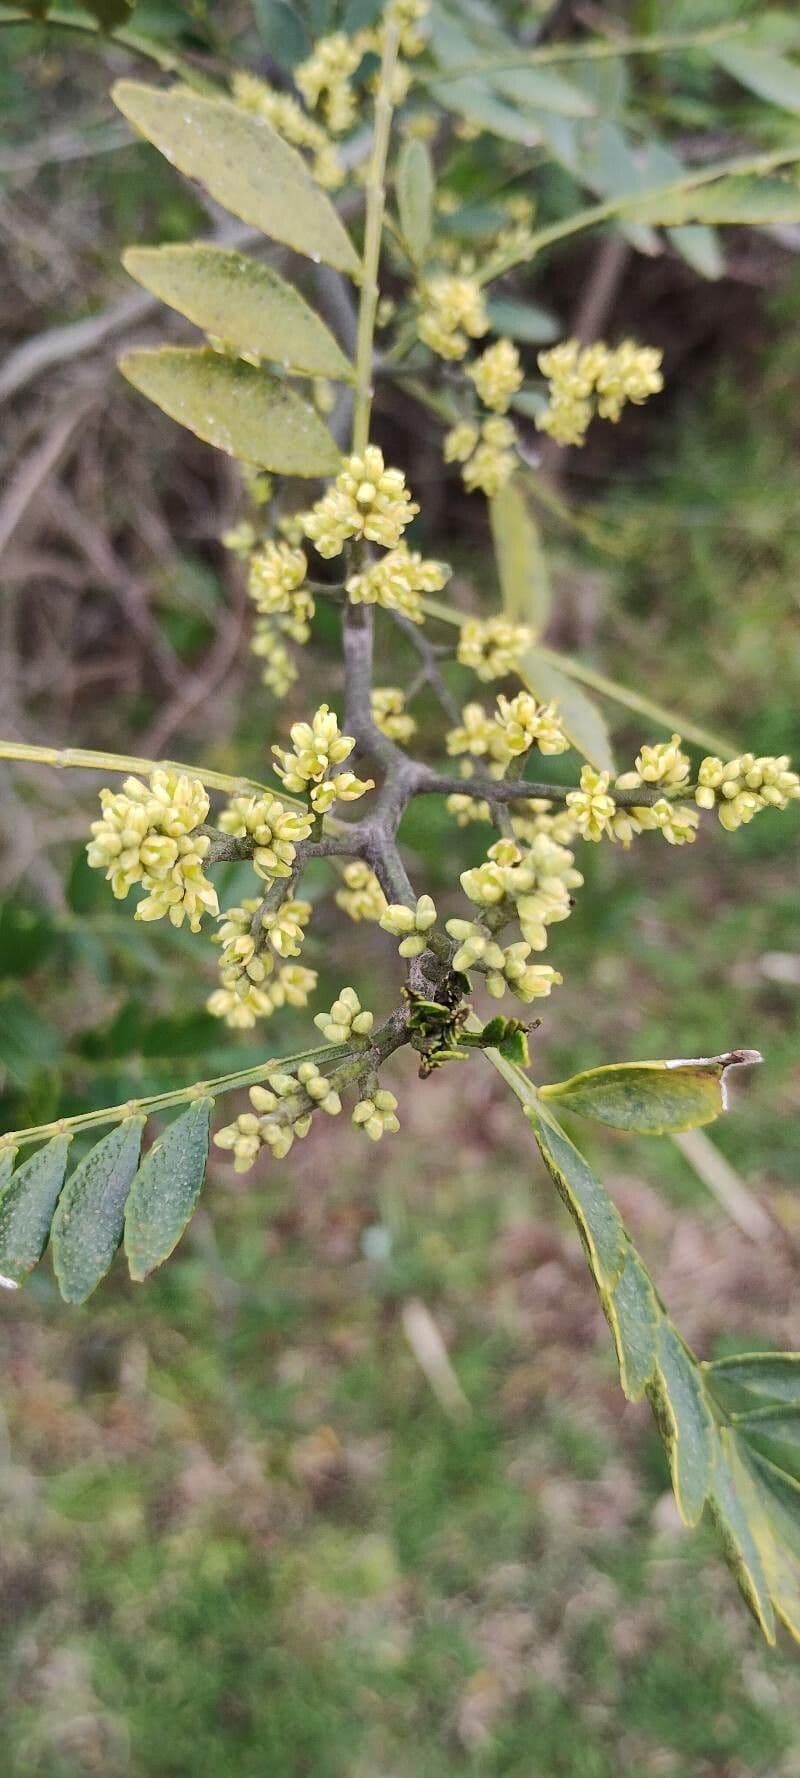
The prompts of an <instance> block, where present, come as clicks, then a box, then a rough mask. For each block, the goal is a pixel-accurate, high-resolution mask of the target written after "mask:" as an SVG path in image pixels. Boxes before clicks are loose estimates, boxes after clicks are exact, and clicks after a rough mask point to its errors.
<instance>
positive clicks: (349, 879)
mask: <svg viewBox="0 0 800 1778" xmlns="http://www.w3.org/2000/svg"><path fill="white" fill-rule="evenodd" d="M334 899H335V901H336V905H337V907H340V908H342V910H343V911H344V913H346V914H349V916H350V919H351V920H380V917H381V914H382V913H383V911H384V908H385V907H386V896H385V895H384V893H383V890H382V888H381V886H380V883H379V882H378V879H377V877H376V875H375V872H374V870H370V867H369V865H368V864H365V863H364V861H363V859H361V858H353V859H352V860H351V862H350V863H349V864H346V865H345V867H344V869H343V871H342V887H341V889H337V891H336V895H335V898H334Z"/></svg>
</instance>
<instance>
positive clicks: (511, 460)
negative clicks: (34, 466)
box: [462, 415, 517, 500]
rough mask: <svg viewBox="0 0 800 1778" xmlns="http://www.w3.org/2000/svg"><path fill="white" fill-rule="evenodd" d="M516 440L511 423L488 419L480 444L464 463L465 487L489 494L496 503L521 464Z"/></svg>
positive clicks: (488, 497) (496, 418)
mask: <svg viewBox="0 0 800 1778" xmlns="http://www.w3.org/2000/svg"><path fill="white" fill-rule="evenodd" d="M516 437H517V435H516V433H515V431H514V427H513V425H512V423H511V421H510V420H508V419H505V418H504V417H502V416H501V415H497V416H495V417H494V418H492V419H490V420H484V422H483V425H482V427H481V436H480V443H479V444H478V445H477V447H476V449H475V450H474V451H473V453H472V456H471V457H470V459H469V461H468V462H467V463H465V464H464V469H463V472H462V476H463V482H464V486H465V488H466V489H467V490H468V492H469V493H471V494H472V493H475V491H476V490H477V491H478V492H480V493H482V494H485V495H486V497H487V499H488V500H493V499H494V497H495V495H496V494H499V493H500V489H501V488H504V487H505V485H506V482H507V481H509V480H510V479H511V476H512V475H513V474H514V470H515V468H516V465H517V458H516V450H515V446H516Z"/></svg>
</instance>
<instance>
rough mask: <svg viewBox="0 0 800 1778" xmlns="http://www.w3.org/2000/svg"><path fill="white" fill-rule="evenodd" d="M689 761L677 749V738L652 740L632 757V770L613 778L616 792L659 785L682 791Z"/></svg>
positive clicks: (678, 746)
mask: <svg viewBox="0 0 800 1778" xmlns="http://www.w3.org/2000/svg"><path fill="white" fill-rule="evenodd" d="M690 770H691V761H690V759H689V756H688V754H686V753H683V752H682V750H681V737H680V735H672V736H671V738H670V740H669V741H656V742H655V743H654V744H653V745H652V746H644V747H643V748H642V750H641V752H640V753H637V755H636V769H635V771H633V772H624V773H623V775H622V777H621V778H618V779H617V786H618V788H619V789H620V790H635V788H636V786H637V784H661V785H663V787H664V789H665V790H682V789H683V787H684V786H685V785H686V784H688V782H689V772H690Z"/></svg>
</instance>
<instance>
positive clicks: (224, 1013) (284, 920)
mask: <svg viewBox="0 0 800 1778" xmlns="http://www.w3.org/2000/svg"><path fill="white" fill-rule="evenodd" d="M260 906H261V903H260V901H258V900H252V899H250V900H247V901H244V902H243V903H242V905H241V907H236V908H229V910H228V912H227V913H226V914H224V915H223V918H222V921H221V924H220V927H219V931H218V932H217V933H216V934H215V936H214V943H215V944H218V945H221V946H222V947H223V948H222V953H221V956H220V960H219V963H220V982H221V986H220V987H219V988H217V989H216V990H215V992H214V993H213V994H211V995H210V996H209V999H208V1000H207V1001H206V1007H207V1010H208V1011H209V1012H210V1013H212V1014H213V1015H214V1017H215V1018H219V1019H224V1020H225V1023H226V1024H227V1025H229V1026H230V1027H231V1028H232V1029H234V1030H249V1029H251V1028H252V1026H253V1025H254V1024H255V1022H256V1019H258V1018H269V1017H270V1015H271V1014H272V1013H273V1012H276V1011H277V1010H278V1009H279V1008H280V1007H282V1006H285V1005H289V1006H307V1004H308V998H309V995H310V994H312V993H313V992H314V989H315V988H316V985H317V976H316V971H315V970H313V969H304V968H302V967H301V966H300V965H296V964H287V965H285V966H284V967H283V968H281V969H277V970H276V966H275V959H274V957H273V955H272V952H273V951H274V952H275V953H276V954H277V956H279V957H281V958H285V957H297V956H299V954H300V946H301V944H302V940H303V927H304V926H305V925H306V924H307V922H308V920H309V918H310V915H311V906H310V903H309V902H307V901H293V900H289V901H285V902H284V903H283V904H282V906H281V907H280V908H279V909H278V910H277V911H276V912H274V913H267V914H265V915H263V916H262V919H261V921H260V922H259V926H260V928H261V929H262V930H263V932H264V933H266V935H267V944H266V945H265V942H264V939H263V938H262V937H261V931H259V930H258V927H257V929H256V932H255V933H254V931H253V924H254V916H255V915H256V914H257V913H258V910H259V908H260ZM270 946H271V949H270V948H269V947H270Z"/></svg>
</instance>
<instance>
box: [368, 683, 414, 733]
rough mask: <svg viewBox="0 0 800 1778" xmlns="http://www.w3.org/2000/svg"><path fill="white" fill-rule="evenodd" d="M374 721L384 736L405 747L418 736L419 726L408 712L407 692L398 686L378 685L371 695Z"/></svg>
mask: <svg viewBox="0 0 800 1778" xmlns="http://www.w3.org/2000/svg"><path fill="white" fill-rule="evenodd" d="M370 709H371V712H372V720H373V722H374V724H375V727H376V728H377V729H380V732H381V734H382V735H386V736H387V737H388V739H389V740H390V741H397V742H398V743H399V744H400V746H403V745H404V744H405V742H406V741H410V740H411V737H412V735H414V734H416V729H417V725H416V722H415V720H414V717H413V716H410V715H409V714H408V712H407V710H406V699H405V692H403V691H401V690H400V688H399V687H398V686H396V685H376V686H374V687H373V689H372V692H371V693H370Z"/></svg>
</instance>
